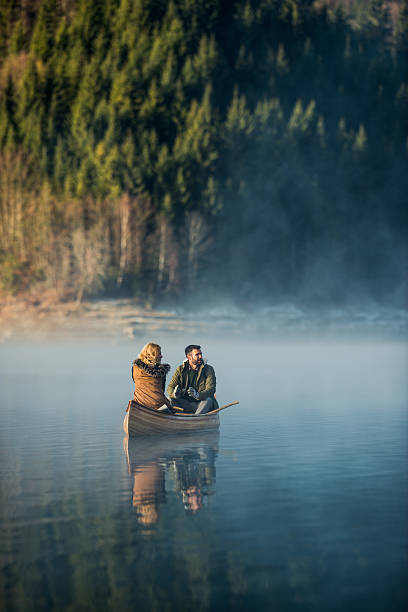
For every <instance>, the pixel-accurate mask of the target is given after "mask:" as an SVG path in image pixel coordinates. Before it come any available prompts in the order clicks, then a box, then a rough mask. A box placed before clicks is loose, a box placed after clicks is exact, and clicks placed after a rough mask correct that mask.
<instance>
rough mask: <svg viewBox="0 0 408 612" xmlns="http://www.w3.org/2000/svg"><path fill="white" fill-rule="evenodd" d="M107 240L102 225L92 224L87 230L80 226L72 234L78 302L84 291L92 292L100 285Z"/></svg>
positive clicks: (104, 228) (103, 274) (104, 266)
mask: <svg viewBox="0 0 408 612" xmlns="http://www.w3.org/2000/svg"><path fill="white" fill-rule="evenodd" d="M107 242H108V237H107V230H106V227H104V226H102V225H97V226H94V227H93V228H91V229H90V230H88V231H85V230H84V229H83V228H82V227H80V228H78V229H76V230H75V231H74V233H73V235H72V253H73V258H74V278H75V286H76V290H77V302H78V303H80V302H81V301H82V299H83V297H84V295H85V294H86V293H92V292H94V291H96V290H97V289H100V288H101V287H102V284H103V278H104V276H105V273H106V265H107V261H108V258H107V252H108V249H107Z"/></svg>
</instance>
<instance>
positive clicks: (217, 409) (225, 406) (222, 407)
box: [197, 402, 239, 416]
mask: <svg viewBox="0 0 408 612" xmlns="http://www.w3.org/2000/svg"><path fill="white" fill-rule="evenodd" d="M237 404H239V402H231V403H230V404H224V406H220V407H219V408H216V409H215V410H211V412H206V413H205V415H204V414H203V415H200V414H197V416H206V415H207V414H215V413H216V412H219V411H220V410H224V408H229V407H230V406H236V405H237Z"/></svg>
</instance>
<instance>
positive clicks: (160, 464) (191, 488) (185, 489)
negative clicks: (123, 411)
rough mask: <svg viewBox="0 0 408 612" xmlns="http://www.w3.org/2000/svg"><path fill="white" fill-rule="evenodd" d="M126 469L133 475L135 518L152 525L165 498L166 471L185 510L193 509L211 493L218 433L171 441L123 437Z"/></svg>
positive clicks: (197, 507) (196, 508) (197, 508)
mask: <svg viewBox="0 0 408 612" xmlns="http://www.w3.org/2000/svg"><path fill="white" fill-rule="evenodd" d="M123 442H124V449H125V453H126V457H127V463H128V471H129V474H131V475H132V477H133V491H132V505H133V507H134V508H135V510H136V512H137V516H138V521H139V523H140V524H141V525H144V526H145V527H149V526H153V525H154V524H155V523H156V522H157V521H158V518H159V508H160V505H161V504H163V503H165V501H166V490H165V480H166V479H165V475H166V471H168V474H169V476H170V478H171V480H172V482H173V486H174V490H175V492H177V493H178V494H180V495H181V497H182V500H183V504H184V507H185V509H186V510H189V511H191V512H196V511H197V510H199V509H200V508H201V507H202V505H203V500H205V499H206V498H207V496H208V495H210V494H211V492H212V487H213V484H214V482H215V458H216V455H217V449H218V432H217V433H210V434H209V433H207V434H201V436H200V437H189V439H188V440H186V439H185V438H177V437H175V438H172V440H135V439H129V438H128V437H127V436H126V437H125V438H124V441H123Z"/></svg>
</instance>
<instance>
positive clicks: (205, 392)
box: [167, 360, 216, 401]
mask: <svg viewBox="0 0 408 612" xmlns="http://www.w3.org/2000/svg"><path fill="white" fill-rule="evenodd" d="M188 368H189V366H188V361H187V360H186V361H183V363H182V364H181V365H179V366H178V368H176V371H175V372H174V374H173V378H172V379H171V381H170V383H169V386H168V387H167V395H168V396H169V397H172V396H173V391H174V388H175V387H176V385H179V386H180V389H181V396H180V397H184V396H185V395H186V394H187V388H188ZM215 384H216V379H215V372H214V368H213V367H212V366H210V365H208V364H206V363H203V364H202V365H201V366H200V367H199V368H198V372H197V381H196V391H198V393H199V395H200V400H205V399H207V397H214V393H215ZM187 399H190V398H188V397H187ZM193 401H194V400H193Z"/></svg>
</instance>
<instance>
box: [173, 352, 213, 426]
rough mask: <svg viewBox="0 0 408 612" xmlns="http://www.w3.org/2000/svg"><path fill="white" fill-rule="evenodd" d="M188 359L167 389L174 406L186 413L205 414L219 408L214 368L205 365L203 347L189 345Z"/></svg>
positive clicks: (179, 367) (179, 368) (177, 371)
mask: <svg viewBox="0 0 408 612" xmlns="http://www.w3.org/2000/svg"><path fill="white" fill-rule="evenodd" d="M185 353H186V359H185V360H184V361H183V363H182V364H181V365H179V366H178V368H177V369H176V371H175V372H174V375H173V378H172V379H171V381H170V384H169V386H168V387H167V395H168V396H169V398H170V402H171V404H172V406H178V407H179V408H183V410H184V412H189V413H195V414H205V413H206V412H211V410H215V408H218V403H217V400H216V399H215V382H216V381H215V372H214V368H213V367H211V366H210V365H208V364H207V363H204V361H203V354H202V352H201V346H199V345H198V344H189V345H188V346H186V348H185Z"/></svg>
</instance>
